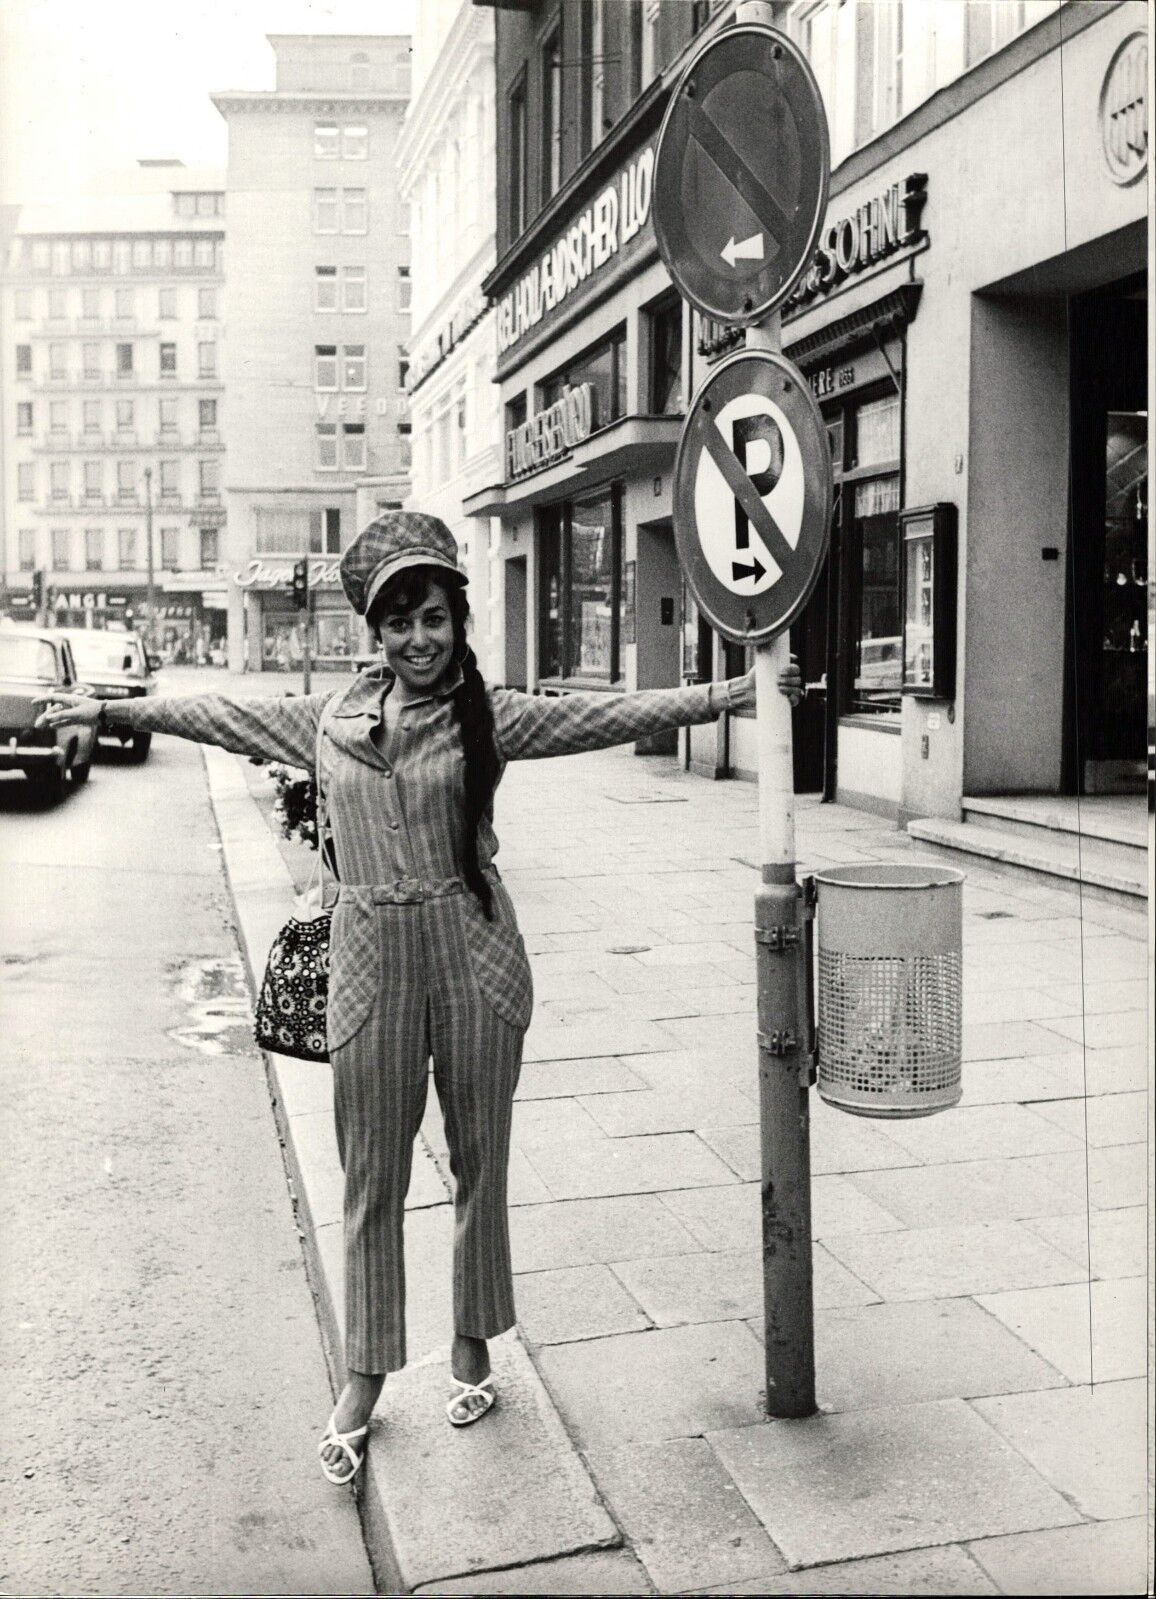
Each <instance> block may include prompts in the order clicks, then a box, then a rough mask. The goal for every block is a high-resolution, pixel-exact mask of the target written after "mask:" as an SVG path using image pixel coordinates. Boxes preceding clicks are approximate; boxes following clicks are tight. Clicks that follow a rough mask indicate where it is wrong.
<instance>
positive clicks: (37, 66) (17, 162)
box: [0, 0, 420, 205]
mask: <svg viewBox="0 0 1156 1599" xmlns="http://www.w3.org/2000/svg"><path fill="white" fill-rule="evenodd" d="M418 4H420V0H0V204H6V205H17V204H28V203H34V202H37V201H42V200H55V199H62V198H66V197H68V196H71V195H75V194H78V193H79V194H84V193H93V192H99V191H100V190H104V189H109V188H113V187H115V186H116V185H115V177H114V174H115V171H116V169H117V168H118V167H119V168H120V169H122V170H123V169H124V168H125V167H128V166H133V165H135V163H136V162H137V160H138V159H140V158H141V157H153V158H157V157H174V156H175V157H177V158H179V159H180V160H183V161H184V162H185V163H186V165H189V166H193V165H198V166H200V165H209V166H220V167H223V166H224V164H225V157H226V140H225V124H224V122H223V121H222V119H221V117H220V115H219V113H218V112H217V110H216V108H215V107H214V106H213V105H212V104H211V103H210V101H209V95H210V93H212V92H213V91H214V90H219V89H271V88H272V87H273V53H272V51H271V50H270V48H269V46H268V44H267V43H266V39H265V36H266V34H269V33H408V32H409V31H410V29H411V27H412V24H413V14H414V7H415V6H416V5H418Z"/></svg>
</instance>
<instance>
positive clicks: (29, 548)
mask: <svg viewBox="0 0 1156 1599" xmlns="http://www.w3.org/2000/svg"><path fill="white" fill-rule="evenodd" d="M20 570H21V571H22V572H35V570H36V529H35V528H34V527H22V528H21V529H20Z"/></svg>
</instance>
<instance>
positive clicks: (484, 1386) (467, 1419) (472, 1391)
mask: <svg viewBox="0 0 1156 1599" xmlns="http://www.w3.org/2000/svg"><path fill="white" fill-rule="evenodd" d="M454 1381H455V1382H456V1383H457V1385H458V1387H459V1388H460V1389H461V1392H460V1393H458V1394H455V1395H454V1397H453V1398H452V1399H451V1400H450V1402H449V1404H448V1405H447V1406H446V1415H447V1417H448V1418H449V1423H450V1426H451V1427H472V1426H473V1424H474V1422H475V1421H481V1419H482V1417H483V1416H485V1415H487V1414H488V1412H489V1411H491V1410H492V1409H493V1408H494V1400H495V1399H496V1398H497V1395H496V1394H495V1393H494V1392H493V1386H494V1374H493V1372H491V1373H490V1375H489V1376H488V1377H483V1378H482V1380H481V1382H463V1381H462V1379H461V1378H460V1377H455V1378H454ZM475 1396H476V1397H477V1398H478V1399H484V1400H485V1404H484V1405H483V1406H482V1408H481V1409H480V1410H471V1411H469V1412H468V1413H467V1414H466V1415H464V1416H455V1415H454V1411H455V1410H456V1409H457V1408H458V1406H459V1405H461V1404H462V1402H463V1401H464V1400H466V1399H473V1398H474V1397H475Z"/></svg>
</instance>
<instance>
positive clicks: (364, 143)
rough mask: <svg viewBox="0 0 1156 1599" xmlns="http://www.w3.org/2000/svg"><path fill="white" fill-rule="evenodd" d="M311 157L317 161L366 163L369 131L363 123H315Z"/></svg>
mask: <svg viewBox="0 0 1156 1599" xmlns="http://www.w3.org/2000/svg"><path fill="white" fill-rule="evenodd" d="M313 155H314V158H315V159H316V160H318V161H368V159H369V129H368V128H367V127H366V126H365V124H364V123H363V122H359V123H345V124H344V125H342V126H339V125H338V124H337V123H336V122H315V123H314V124H313Z"/></svg>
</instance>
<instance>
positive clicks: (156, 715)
mask: <svg viewBox="0 0 1156 1599" xmlns="http://www.w3.org/2000/svg"><path fill="white" fill-rule="evenodd" d="M338 692H340V691H338ZM329 698H330V695H329V694H307V695H302V696H300V697H296V696H295V697H284V698H273V697H272V696H270V697H269V698H268V699H232V698H230V696H229V695H227V694H190V695H188V696H187V697H185V696H182V695H175V694H174V695H158V696H157V697H155V698H150V699H134V700H95V699H90V698H87V697H85V696H81V695H74V694H62V695H52V696H51V697H50V699H49V701H48V703H49V709H48V710H47V711H45V712H44V714H43V715H42V716H41V717H40V718H39V720H38V722H37V726H49V727H50V726H53V725H54V723H55V722H77V721H92V722H95V721H97V720H98V719H99V717H100V714H101V711H102V709H103V711H104V717H105V721H106V723H107V725H108V726H109V727H118V728H119V727H125V728H131V729H132V730H133V732H136V733H172V734H175V735H176V737H177V738H190V739H193V740H194V741H195V742H196V743H198V744H219V745H220V746H221V748H222V749H226V750H232V751H234V753H235V754H237V755H258V756H261V757H263V758H264V759H265V760H270V761H287V762H288V763H289V764H290V765H291V766H301V767H304V768H305V769H306V771H309V770H311V769H312V766H313V752H314V745H315V743H316V739H317V723H318V720H319V718H320V716H321V707H322V706H323V705H324V704H325V702H326V700H327V699H329ZM53 707H56V708H55V709H54V708H53Z"/></svg>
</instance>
